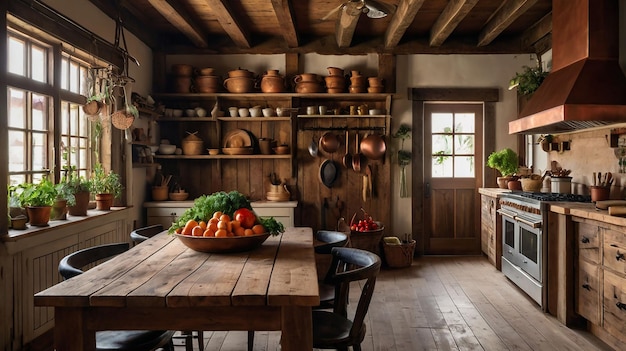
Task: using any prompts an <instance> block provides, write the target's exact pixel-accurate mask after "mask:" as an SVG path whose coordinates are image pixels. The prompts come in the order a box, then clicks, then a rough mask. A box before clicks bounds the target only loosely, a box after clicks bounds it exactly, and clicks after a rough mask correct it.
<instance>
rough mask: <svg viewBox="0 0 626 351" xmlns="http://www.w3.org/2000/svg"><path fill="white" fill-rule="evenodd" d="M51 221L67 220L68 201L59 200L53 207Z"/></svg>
mask: <svg viewBox="0 0 626 351" xmlns="http://www.w3.org/2000/svg"><path fill="white" fill-rule="evenodd" d="M50 219H67V200H65V199H57V200H56V201H55V202H54V205H52V212H51V213H50Z"/></svg>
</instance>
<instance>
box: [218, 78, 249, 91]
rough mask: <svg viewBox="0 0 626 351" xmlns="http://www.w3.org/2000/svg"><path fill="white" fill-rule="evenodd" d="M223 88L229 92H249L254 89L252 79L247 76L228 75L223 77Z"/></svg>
mask: <svg viewBox="0 0 626 351" xmlns="http://www.w3.org/2000/svg"><path fill="white" fill-rule="evenodd" d="M224 88H226V90H228V92H230V93H249V92H251V91H252V89H254V79H252V78H248V77H230V78H226V79H224Z"/></svg>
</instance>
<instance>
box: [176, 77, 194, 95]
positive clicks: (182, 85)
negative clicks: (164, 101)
mask: <svg viewBox="0 0 626 351" xmlns="http://www.w3.org/2000/svg"><path fill="white" fill-rule="evenodd" d="M173 90H174V92H175V93H189V92H190V91H191V76H177V77H175V78H174V86H173Z"/></svg>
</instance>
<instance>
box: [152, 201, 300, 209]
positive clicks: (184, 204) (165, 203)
mask: <svg viewBox="0 0 626 351" xmlns="http://www.w3.org/2000/svg"><path fill="white" fill-rule="evenodd" d="M250 205H251V206H252V207H259V208H261V207H264V208H267V207H280V208H283V207H297V206H298V201H251V202H250ZM191 206H193V200H191V201H149V202H144V203H143V207H167V208H170V207H182V208H190V207H191Z"/></svg>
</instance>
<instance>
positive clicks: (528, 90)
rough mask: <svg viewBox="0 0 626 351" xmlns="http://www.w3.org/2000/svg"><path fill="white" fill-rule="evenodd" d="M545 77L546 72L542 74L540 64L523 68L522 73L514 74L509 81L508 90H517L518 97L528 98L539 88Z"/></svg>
mask: <svg viewBox="0 0 626 351" xmlns="http://www.w3.org/2000/svg"><path fill="white" fill-rule="evenodd" d="M547 75H548V72H544V70H543V68H541V64H537V67H529V66H524V67H523V71H522V73H515V76H514V77H513V78H511V80H510V81H509V90H511V89H514V88H517V91H518V92H519V93H520V95H522V96H530V95H532V94H533V93H534V92H535V90H537V89H538V88H539V86H540V85H541V83H543V80H544V79H545V78H546V76H547Z"/></svg>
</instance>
